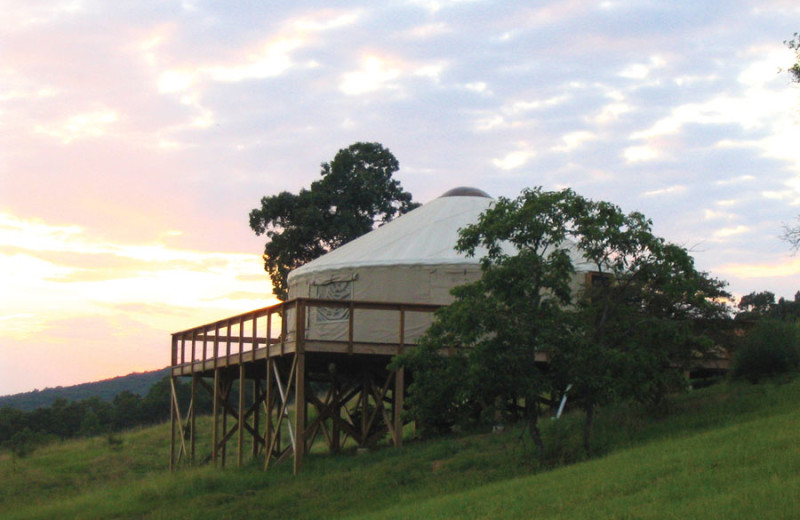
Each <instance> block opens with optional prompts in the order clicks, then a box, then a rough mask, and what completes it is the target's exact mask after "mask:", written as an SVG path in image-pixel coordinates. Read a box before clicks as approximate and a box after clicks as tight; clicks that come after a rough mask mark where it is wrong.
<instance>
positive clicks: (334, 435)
mask: <svg viewBox="0 0 800 520" xmlns="http://www.w3.org/2000/svg"><path fill="white" fill-rule="evenodd" d="M331 386H332V387H333V388H332V389H331V390H332V391H331V415H332V416H333V417H332V420H331V451H333V452H337V451H339V449H340V448H341V442H340V439H341V434H340V429H339V421H337V420H336V419H337V418H339V417H341V415H342V408H341V403H340V402H339V392H340V388H339V379H338V378H337V377H336V376H334V377H333V380H332V381H331Z"/></svg>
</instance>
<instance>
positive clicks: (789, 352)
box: [732, 320, 800, 383]
mask: <svg viewBox="0 0 800 520" xmlns="http://www.w3.org/2000/svg"><path fill="white" fill-rule="evenodd" d="M798 367H800V331H799V330H798V326H797V325H796V324H795V323H790V322H784V321H771V320H770V321H763V322H761V323H759V324H758V325H757V326H756V327H755V328H754V329H753V330H752V331H751V332H750V333H749V334H748V335H747V338H746V339H745V342H744V344H743V345H742V346H741V347H740V348H739V349H738V350H737V351H736V353H735V355H734V358H733V371H732V375H733V377H734V378H738V379H747V380H748V381H750V382H751V383H758V382H759V380H760V379H762V378H764V377H772V376H777V375H780V374H785V373H789V372H793V371H795V370H797V368H798Z"/></svg>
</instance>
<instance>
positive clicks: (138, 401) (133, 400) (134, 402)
mask: <svg viewBox="0 0 800 520" xmlns="http://www.w3.org/2000/svg"><path fill="white" fill-rule="evenodd" d="M175 391H176V394H177V397H178V402H179V403H180V405H181V407H182V409H185V408H186V407H188V405H189V401H190V399H191V385H190V383H183V382H181V381H179V380H178V381H176V382H175ZM206 394H207V392H197V395H196V397H197V399H198V401H197V403H196V406H197V410H198V413H210V411H211V408H212V399H211V397H210V396H208V395H206ZM171 395H172V394H171V388H170V378H169V376H167V377H164V378H162V379H161V380H159V381H158V382H157V383H155V384H154V385H153V386H152V387H150V390H149V391H148V392H147V394H146V395H145V396H144V397H142V396H140V395H138V394H135V393H133V392H131V391H129V390H124V391H122V392H120V393H118V394H117V395H116V396H115V397H114V399H113V400H111V401H105V400H103V399H101V398H100V397H97V396H95V397H90V398H88V399H83V400H80V401H68V400H67V399H64V398H60V399H57V400H56V401H55V402H54V403H53V404H52V405H50V406H46V407H40V408H37V409H35V410H32V411H23V410H19V409H16V408H11V407H10V406H5V407H3V408H0V446H4V447H7V448H10V449H12V450H17V449H22V450H23V451H24V448H25V446H24V445H26V444H27V445H36V444H43V443H47V442H49V441H52V440H66V439H72V438H76V437H90V436H94V435H100V434H109V433H115V432H120V431H123V430H127V429H130V428H134V427H137V426H149V425H154V424H160V423H163V422H164V421H167V420H169V415H170V400H171Z"/></svg>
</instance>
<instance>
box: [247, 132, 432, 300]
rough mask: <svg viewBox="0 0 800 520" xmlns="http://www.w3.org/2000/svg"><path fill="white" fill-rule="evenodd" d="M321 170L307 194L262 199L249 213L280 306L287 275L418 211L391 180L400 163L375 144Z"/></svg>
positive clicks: (354, 148)
mask: <svg viewBox="0 0 800 520" xmlns="http://www.w3.org/2000/svg"><path fill="white" fill-rule="evenodd" d="M321 168H322V170H321V172H320V175H321V177H322V178H321V179H319V180H317V181H315V182H312V183H311V188H310V189H308V190H306V189H301V190H300V192H299V193H298V194H296V195H295V194H292V193H289V192H286V191H284V192H281V193H279V194H278V195H273V196H269V197H263V198H262V199H261V207H260V208H256V209H254V210H252V211H251V212H250V228H251V229H252V230H253V231H254V232H255V233H256V235H259V236H260V235H266V237H267V239H268V241H267V243H266V246H265V247H264V270H265V271H267V272H268V273H269V275H270V278H271V279H272V287H273V293H274V294H275V295H276V296H277V297H278V298H280V299H282V300H285V299H286V298H287V297H288V287H287V283H286V278H287V276H288V275H289V272H290V271H291V270H293V269H296V268H297V267H300V266H301V265H303V264H305V263H307V262H310V261H311V260H313V259H315V258H317V257H319V256H321V255H323V254H324V253H326V252H328V251H330V250H331V249H334V248H336V247H339V246H341V245H343V244H345V243H347V242H349V241H351V240H353V239H354V238H357V237H359V236H361V235H363V234H364V233H367V232H368V231H370V230H372V229H373V228H374V227H375V225H376V224H377V225H381V224H385V223H386V222H389V221H391V220H393V219H394V218H395V217H397V216H399V215H401V214H403V213H406V212H408V211H410V210H412V209H414V208H415V207H417V206H418V204H416V203H414V202H412V200H411V194H410V193H408V192H406V191H403V188H402V186H401V185H400V182H399V181H397V180H395V179H393V178H392V175H393V174H394V173H395V172H397V170H398V169H399V163H398V161H397V159H396V158H395V157H394V155H392V153H391V152H390V151H389V149H388V148H384V147H383V145H381V144H380V143H360V142H359V143H355V144H352V145H350V146H349V147H347V148H344V149H342V150H339V151H338V152H337V154H336V156H335V157H334V158H333V160H332V161H331V162H330V163H322V165H321Z"/></svg>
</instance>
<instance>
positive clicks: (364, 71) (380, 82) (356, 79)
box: [339, 56, 402, 96]
mask: <svg viewBox="0 0 800 520" xmlns="http://www.w3.org/2000/svg"><path fill="white" fill-rule="evenodd" d="M401 74H402V69H401V67H400V66H398V64H396V63H393V62H392V61H391V60H388V59H386V58H380V57H378V56H366V57H364V59H363V60H362V62H361V67H360V68H359V69H358V70H354V71H351V72H346V73H345V74H343V75H342V81H341V82H340V83H339V90H341V91H342V93H344V94H346V95H348V96H358V95H361V94H367V93H369V92H375V91H377V90H396V89H397V88H399V85H398V84H397V82H396V80H397V79H398V78H400V76H401Z"/></svg>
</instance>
